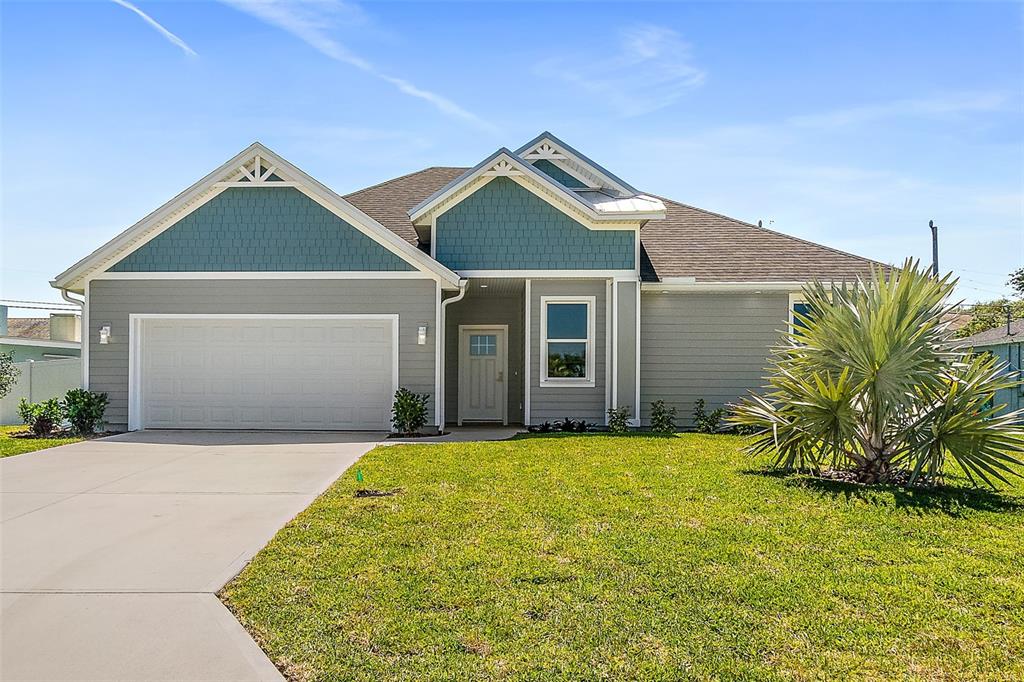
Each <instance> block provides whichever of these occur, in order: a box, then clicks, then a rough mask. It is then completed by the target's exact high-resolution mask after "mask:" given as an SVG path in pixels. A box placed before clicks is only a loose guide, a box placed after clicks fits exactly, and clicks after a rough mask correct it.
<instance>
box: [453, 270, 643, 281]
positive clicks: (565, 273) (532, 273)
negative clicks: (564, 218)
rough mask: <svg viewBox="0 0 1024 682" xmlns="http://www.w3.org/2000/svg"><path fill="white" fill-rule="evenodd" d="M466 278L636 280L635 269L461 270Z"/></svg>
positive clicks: (461, 274) (460, 273) (460, 272)
mask: <svg viewBox="0 0 1024 682" xmlns="http://www.w3.org/2000/svg"><path fill="white" fill-rule="evenodd" d="M458 273H459V275H460V276H462V277H464V278H470V277H472V278H478V279H516V278H523V279H614V280H618V281H629V282H635V281H636V280H637V275H636V272H634V271H633V270H459V271H458Z"/></svg>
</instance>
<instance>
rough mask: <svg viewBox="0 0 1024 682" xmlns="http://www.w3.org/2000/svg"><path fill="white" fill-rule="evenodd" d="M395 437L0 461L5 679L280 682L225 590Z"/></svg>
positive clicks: (175, 444)
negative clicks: (223, 597) (285, 529)
mask: <svg viewBox="0 0 1024 682" xmlns="http://www.w3.org/2000/svg"><path fill="white" fill-rule="evenodd" d="M383 436H384V434H380V433H317V432H302V433H298V432H281V433H270V432H186V431H158V432H138V433H131V434H124V435H120V436H114V437H111V438H103V439H98V440H93V441H88V442H82V443H76V444H73V445H65V446H62V447H59V448H53V449H51V450H43V451H39V452H34V453H28V454H25V455H18V456H15V457H8V458H6V459H0V555H2V556H0V593H2V594H0V679H2V680H5V681H13V680H280V679H281V676H280V674H279V673H278V671H277V669H276V668H275V667H274V666H273V665H272V664H271V663H270V661H269V660H268V659H267V657H266V655H265V654H264V653H263V652H262V651H261V650H260V648H259V647H258V646H257V645H256V643H255V642H253V641H252V639H251V638H250V637H249V635H248V634H247V633H246V632H245V630H244V629H243V628H242V626H241V625H239V624H238V622H237V621H236V620H235V619H234V617H233V616H232V615H231V613H230V612H229V611H228V610H227V609H226V608H225V607H224V605H223V604H221V603H220V601H219V600H218V599H217V597H216V596H215V593H216V591H217V590H219V589H220V588H221V587H222V586H223V585H224V584H225V583H226V582H227V581H228V580H230V579H231V578H232V577H233V576H234V575H235V574H236V573H237V572H238V571H239V570H241V568H242V567H243V566H244V565H245V564H246V562H248V561H249V559H251V558H252V556H253V555H254V554H255V553H256V552H257V551H259V549H260V548H261V547H263V545H265V544H266V543H267V541H269V540H270V538H271V537H273V535H274V533H276V532H277V530H278V529H280V528H281V527H282V526H283V525H284V524H285V523H287V522H288V521H289V520H290V519H291V518H293V517H294V516H295V515H296V514H297V513H298V512H300V511H302V510H303V509H305V508H306V507H307V506H308V505H309V503H310V502H311V501H312V500H313V499H314V498H315V497H316V496H317V495H319V494H320V493H321V492H322V491H323V490H325V489H326V488H327V487H328V486H329V485H330V484H331V483H332V482H333V481H334V480H335V479H336V478H337V477H338V476H339V475H340V474H341V473H342V472H344V471H345V470H346V469H347V468H349V467H350V466H351V465H352V464H353V463H354V462H355V461H356V460H357V459H359V457H361V456H362V455H363V454H364V453H365V452H367V451H368V450H370V449H371V448H372V447H374V446H375V445H376V444H377V443H378V442H379V441H380V439H381V438H383Z"/></svg>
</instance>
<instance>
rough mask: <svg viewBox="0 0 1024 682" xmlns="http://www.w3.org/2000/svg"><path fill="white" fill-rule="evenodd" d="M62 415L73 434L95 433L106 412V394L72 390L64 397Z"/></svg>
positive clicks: (85, 434)
mask: <svg viewBox="0 0 1024 682" xmlns="http://www.w3.org/2000/svg"><path fill="white" fill-rule="evenodd" d="M63 407H64V414H66V415H67V418H68V421H70V422H71V428H72V429H73V430H74V431H75V433H77V434H80V435H83V436H87V435H89V434H91V433H95V432H96V428H97V427H98V426H99V425H100V424H101V423H103V413H104V412H106V411H107V394H106V393H93V392H92V391H86V390H85V389H83V388H73V389H71V390H70V391H68V392H67V394H66V395H65V396H64V402H63Z"/></svg>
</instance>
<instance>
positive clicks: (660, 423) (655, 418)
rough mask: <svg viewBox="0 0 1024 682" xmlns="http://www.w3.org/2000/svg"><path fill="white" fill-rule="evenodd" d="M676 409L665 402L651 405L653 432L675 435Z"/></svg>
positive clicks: (657, 401)
mask: <svg viewBox="0 0 1024 682" xmlns="http://www.w3.org/2000/svg"><path fill="white" fill-rule="evenodd" d="M675 430H676V408H675V407H669V406H668V405H666V404H665V401H664V400H655V401H654V402H653V403H651V431H654V432H656V433H675Z"/></svg>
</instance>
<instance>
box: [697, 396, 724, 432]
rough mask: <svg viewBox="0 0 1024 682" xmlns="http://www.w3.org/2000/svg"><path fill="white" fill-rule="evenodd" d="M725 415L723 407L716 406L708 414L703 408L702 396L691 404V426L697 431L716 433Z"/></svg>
mask: <svg viewBox="0 0 1024 682" xmlns="http://www.w3.org/2000/svg"><path fill="white" fill-rule="evenodd" d="M724 417H725V409H724V408H721V407H719V408H717V409H715V410H712V411H711V413H710V414H709V413H708V412H707V411H706V410H705V403H704V398H698V399H697V402H695V403H694V404H693V426H694V428H696V429H697V432H698V433H718V430H719V429H720V428H721V426H722V419H723V418H724Z"/></svg>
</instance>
